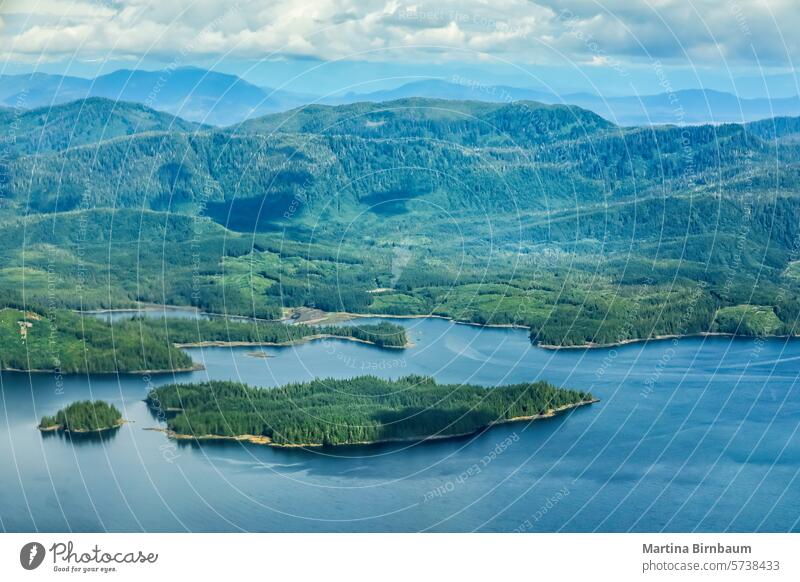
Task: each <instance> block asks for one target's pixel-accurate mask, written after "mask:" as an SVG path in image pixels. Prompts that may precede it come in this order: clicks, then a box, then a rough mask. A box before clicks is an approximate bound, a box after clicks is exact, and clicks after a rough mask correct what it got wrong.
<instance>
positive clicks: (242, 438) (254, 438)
mask: <svg viewBox="0 0 800 582" xmlns="http://www.w3.org/2000/svg"><path fill="white" fill-rule="evenodd" d="M597 402H600V399H599V398H592V399H591V400H583V401H581V402H576V403H574V404H567V405H565V406H560V407H558V408H553V409H550V410H548V411H547V412H546V413H544V414H535V415H531V416H515V417H513V418H507V419H503V420H497V421H493V422H490V423H489V424H487V425H485V426H482V427H479V428H477V429H475V430H473V431H469V432H463V433H458V434H446V435H431V436H412V437H406V438H395V439H381V440H377V441H361V442H353V443H336V444H334V445H328V446H330V447H354V446H371V445H381V444H392V443H409V442H419V443H424V442H428V441H441V440H448V439H457V438H463V437H467V436H470V435H475V434H478V433H480V432H482V431H485V430H489V429H491V428H493V427H495V426H502V425H505V424H511V423H516V422H532V421H535V420H544V419H548V418H554V417H556V416H558V415H559V414H561V413H563V412H566V411H567V410H572V409H574V408H579V407H581V406H588V405H590V404H595V403H597ZM144 430H149V431H154V432H162V433H164V434H165V435H167V438H170V439H175V440H184V441H186V440H188V441H235V442H246V443H250V444H254V445H265V446H268V447H274V448H276V449H296V448H303V449H305V448H321V447H323V446H325V445H323V444H322V443H291V444H285V443H276V442H273V441H272V439H271V438H269V437H266V436H262V435H248V434H242V435H234V436H223V435H214V434H206V435H190V434H182V433H176V432H174V431H171V430H170V429H168V428H160V427H153V428H145V429H144Z"/></svg>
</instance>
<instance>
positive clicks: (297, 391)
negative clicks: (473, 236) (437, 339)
mask: <svg viewBox="0 0 800 582" xmlns="http://www.w3.org/2000/svg"><path fill="white" fill-rule="evenodd" d="M592 400H593V398H592V395H591V394H589V393H587V392H579V391H575V390H566V389H561V388H556V387H555V386H552V385H551V384H548V383H547V382H535V383H524V384H514V385H509V386H503V387H499V388H484V387H480V386H470V385H448V384H437V383H436V382H435V381H434V380H433V379H431V378H427V377H422V376H406V377H404V378H400V379H398V380H384V379H381V378H377V377H374V376H362V377H358V378H352V379H348V380H334V379H324V380H323V379H319V380H313V381H311V382H308V383H303V384H289V385H286V386H283V387H281V388H275V389H260V388H253V387H250V386H247V385H244V384H239V383H234V382H221V381H213V382H208V383H202V384H170V385H167V386H161V387H159V388H156V389H154V390H152V391H151V392H150V393H149V394H148V397H147V402H148V404H149V406H151V407H152V408H154V409H158V410H180V412H178V413H177V414H175V415H174V416H172V417H171V418H169V419H168V421H167V425H168V428H169V430H171V431H173V432H175V433H178V434H182V435H193V436H206V435H217V436H237V435H256V436H265V437H268V438H270V439H271V440H272V442H274V443H276V444H283V445H293V444H294V445H301V444H321V445H341V444H355V443H368V442H379V441H386V440H393V439H422V438H427V437H434V436H439V437H441V436H452V435H459V434H465V433H471V432H475V431H477V430H480V429H482V428H484V427H487V426H489V425H491V424H492V423H495V422H500V421H507V420H511V419H515V418H521V417H534V416H538V415H543V414H548V413H549V412H551V411H554V410H558V409H560V408H562V407H567V406H571V405H577V404H581V403H586V402H590V401H592Z"/></svg>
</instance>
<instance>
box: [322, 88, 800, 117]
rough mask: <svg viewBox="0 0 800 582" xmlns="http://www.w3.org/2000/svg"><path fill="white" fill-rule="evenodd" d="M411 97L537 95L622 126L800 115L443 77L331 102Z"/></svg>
mask: <svg viewBox="0 0 800 582" xmlns="http://www.w3.org/2000/svg"><path fill="white" fill-rule="evenodd" d="M407 97H427V98H437V99H453V100H473V101H486V102H494V103H509V102H512V101H525V100H533V101H540V102H542V103H548V104H564V105H577V106H579V107H582V108H584V109H588V110H590V111H593V112H595V113H597V114H598V115H601V116H603V117H604V118H606V119H608V120H610V121H613V122H615V123H617V124H620V125H646V124H664V123H674V124H680V123H689V124H699V123H741V122H747V121H755V120H758V119H767V118H770V117H776V116H793V115H800V97H784V98H779V99H765V98H756V99H740V98H738V97H736V96H735V95H732V94H730V93H725V92H721V91H711V90H705V91H704V90H700V89H689V90H683V91H675V92H674V93H671V94H667V93H662V94H658V95H644V96H627V97H608V98H604V97H601V96H597V95H593V94H591V93H568V94H564V95H556V94H553V93H548V92H546V91H541V90H535V89H525V88H518V87H511V86H507V85H475V84H467V83H451V82H448V81H444V80H429V81H415V82H413V83H407V84H405V85H403V86H401V87H398V88H396V89H390V90H384V91H375V92H371V93H361V94H358V93H348V94H347V95H344V96H341V97H335V98H331V99H329V100H326V102H331V103H335V104H343V103H355V102H359V101H370V102H382V101H387V100H392V99H401V98H407Z"/></svg>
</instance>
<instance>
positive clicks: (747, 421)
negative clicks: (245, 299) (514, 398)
mask: <svg viewBox="0 0 800 582" xmlns="http://www.w3.org/2000/svg"><path fill="white" fill-rule="evenodd" d="M162 315H163V313H162ZM362 321H364V320H362ZM394 321H396V322H397V323H400V324H402V325H404V326H406V327H407V328H408V329H409V333H410V337H411V338H412V340H413V341H414V343H415V344H416V345H415V347H414V348H411V349H408V350H405V351H396V350H381V349H378V348H375V347H371V346H367V345H363V344H358V343H353V342H347V341H317V342H312V343H306V344H302V345H298V346H293V347H288V348H259V349H261V350H263V351H264V352H265V354H266V355H269V356H271V357H269V358H257V357H253V356H252V355H251V353H252V352H253V351H254V349H253V348H212V349H208V348H206V349H193V350H190V352H191V355H192V357H193V358H194V359H195V360H197V361H200V362H202V363H204V364H205V366H206V370H204V371H202V372H194V373H186V374H178V375H163V376H153V377H152V378H147V377H142V376H135V375H124V376H116V375H92V376H88V377H87V376H72V377H65V378H64V379H63V387H62V390H60V391H59V389H58V382H57V379H56V378H54V376H53V375H51V374H37V375H28V374H19V373H3V374H2V376H0V379H1V380H2V386H1V387H0V389H1V391H2V403H1V404H0V406H2V410H0V412H1V413H2V414H0V434H1V435H2V436H0V466H1V467H2V471H0V527H1V528H2V529H3V530H5V531H36V530H40V531H106V530H107V531H187V530H188V531H240V530H244V531H421V530H430V531H473V530H480V531H513V530H524V531H559V530H560V531H594V530H598V531H629V530H633V531H661V530H666V531H695V530H696V531H726V530H730V531H790V530H791V531H798V530H800V525H799V523H800V522H799V520H800V475H798V473H799V472H800V435H799V434H798V428H799V427H800V389H799V388H798V374H799V373H800V341H796V340H792V341H786V340H779V339H775V340H768V341H764V342H759V341H753V340H745V339H737V340H730V339H725V338H706V339H701V338H693V339H683V340H680V341H675V342H673V341H661V342H651V343H648V344H636V345H629V346H625V347H622V348H616V349H613V350H566V351H557V352H554V351H547V350H542V349H539V348H536V347H533V346H531V345H530V343H529V341H528V339H527V334H526V333H525V332H524V331H520V330H508V329H484V328H478V327H473V326H465V325H457V324H453V323H451V322H447V321H444V320H438V319H419V320H407V319H398V320H394ZM364 322H365V323H366V321H364ZM365 373H371V374H376V375H379V376H384V377H392V378H394V377H398V376H402V375H405V374H410V373H415V374H426V375H432V376H435V377H436V378H437V379H438V380H439V381H440V382H470V383H476V384H483V385H486V386H496V385H500V384H504V383H510V382H519V381H530V380H536V379H547V380H549V381H551V382H553V383H556V384H560V385H564V386H569V387H575V388H580V389H590V390H591V391H592V392H593V393H594V394H595V395H596V396H598V397H599V398H601V402H600V403H599V404H595V405H593V406H587V407H582V408H580V409H576V410H574V411H572V412H570V413H568V414H565V415H562V416H559V417H557V418H554V419H551V420H545V421H536V422H533V423H527V424H524V423H520V424H513V425H507V426H504V427H497V428H494V429H492V430H490V431H487V432H485V433H484V434H481V435H477V436H474V437H470V438H463V439H458V440H451V441H441V442H435V443H425V444H420V443H415V444H403V445H391V446H389V445H385V446H373V447H350V448H343V449H336V450H335V451H334V452H331V451H327V450H326V451H323V450H279V449H271V448H268V447H260V446H255V445H248V444H239V443H204V444H202V445H197V444H188V443H181V444H177V443H175V442H172V441H169V440H168V439H166V438H165V437H164V435H163V434H162V433H159V432H152V431H146V430H143V429H145V428H148V427H156V426H158V421H157V419H155V418H154V417H153V416H152V415H151V413H150V412H149V411H148V409H147V408H146V407H145V405H144V402H143V401H142V399H143V398H144V396H145V394H146V392H147V389H148V383H149V382H152V384H153V385H158V384H162V383H167V382H172V381H175V380H178V381H183V382H190V381H198V380H205V379H208V378H214V379H233V380H241V381H244V382H247V383H250V384H254V385H259V386H263V387H272V386H277V385H279V384H283V383H286V382H289V381H297V380H308V379H311V378H314V377H319V376H322V377H337V378H344V377H349V376H355V375H359V374H365ZM59 392H62V393H59ZM83 398H100V399H104V400H108V401H110V402H113V403H114V404H115V405H116V406H117V407H119V408H120V410H122V411H123V415H124V416H125V418H127V419H129V420H131V421H133V422H132V423H130V424H127V425H125V426H123V427H122V428H121V429H120V430H118V431H117V432H116V433H114V434H113V435H109V436H107V437H104V438H103V439H97V438H95V439H92V440H87V439H81V440H77V439H76V440H70V438H69V437H64V436H61V435H53V434H50V435H42V434H40V433H39V431H37V430H36V429H35V426H36V424H37V422H38V419H39V418H40V417H41V416H42V415H43V414H51V413H53V412H55V411H56V410H57V409H58V408H60V407H62V406H64V405H66V404H68V403H69V402H72V401H74V400H78V399H83Z"/></svg>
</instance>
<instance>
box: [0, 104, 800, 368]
mask: <svg viewBox="0 0 800 582" xmlns="http://www.w3.org/2000/svg"><path fill="white" fill-rule="evenodd" d="M80 105H81V106H78V105H76V104H75V103H72V104H64V105H58V106H55V107H53V108H52V111H51V110H50V109H46V110H45V109H43V110H33V111H30V112H26V113H25V115H24V116H23V117H22V118H21V120H20V123H22V124H23V125H24V128H25V132H24V133H20V134H19V139H18V140H17V141H15V142H13V143H11V142H10V143H7V144H3V145H2V146H1V147H2V148H4V149H3V151H2V152H0V153H3V155H2V156H0V160H2V162H1V163H2V168H0V176H2V180H0V200H2V201H3V203H2V205H0V224H2V227H3V228H2V229H0V259H2V267H0V305H5V306H7V307H10V308H16V309H33V310H34V311H36V310H39V311H41V310H42V308H43V307H42V306H47V308H48V309H49V310H56V309H65V310H86V309H98V308H121V307H134V306H138V305H141V304H143V303H147V304H160V305H167V304H168V305H180V306H192V307H196V308H198V309H201V310H203V311H206V312H210V313H217V314H222V315H240V316H247V317H253V318H261V319H266V320H274V319H278V318H280V317H282V315H283V313H284V310H285V309H287V308H296V307H310V308H316V309H320V310H324V311H328V312H350V313H362V314H394V315H427V314H434V315H441V316H446V317H451V318H454V319H457V320H460V321H466V322H473V323H479V324H499V325H508V324H514V325H519V326H524V327H527V328H528V329H529V330H530V334H531V339H532V341H534V342H538V343H542V344H546V345H551V346H574V345H603V344H611V343H615V342H619V341H624V340H631V339H645V338H653V337H658V336H664V335H686V334H696V333H730V334H734V335H745V336H751V335H779V336H784V335H797V333H798V327H797V324H798V318H799V317H800V257H798V252H800V221H798V220H797V217H798V216H800V192H798V186H800V141H798V140H797V139H796V135H797V131H798V120H796V119H775V120H766V121H760V122H754V123H747V124H723V125H718V126H712V125H700V126H688V127H683V128H681V127H673V126H654V127H619V126H616V125H614V124H612V123H610V122H608V121H605V120H604V119H602V118H600V117H598V116H596V115H595V114H593V113H591V112H588V111H585V110H582V109H579V108H576V107H569V106H545V105H541V104H538V103H533V102H514V103H509V104H497V103H477V102H466V101H464V102H460V101H438V100H430V99H406V100H400V101H395V102H391V103H385V104H375V103H359V104H354V105H345V106H340V107H329V106H312V107H307V108H304V109H302V110H296V111H292V112H289V113H281V114H276V115H268V116H265V117H261V118H258V119H253V120H249V121H247V122H244V123H242V124H240V125H237V126H234V127H229V128H223V129H215V128H206V127H199V126H197V125H195V124H190V123H188V122H181V121H180V120H175V119H174V118H171V117H170V116H167V115H165V114H162V113H157V112H154V111H151V110H148V109H147V108H145V107H143V106H141V105H132V104H125V103H119V104H111V102H109V101H107V100H103V99H91V100H87V101H86V102H84V103H82V104H80ZM112 105H113V106H112ZM12 119H13V116H11V117H9V116H6V117H3V116H0V127H3V126H4V124H5V125H8V124H10V123H11V122H12ZM37 132H38V133H42V134H45V135H46V139H45V140H44V141H42V140H39V141H36V140H35V138H36V135H37ZM73 132H74V134H75V135H76V136H77V138H75V139H77V141H75V139H73V140H72V141H70V135H71V134H72V133H73ZM37 306H38V307H37ZM65 325H66V322H65ZM211 327H214V329H213V330H212V329H211ZM64 331H65V333H68V332H69V330H67V329H66V328H65V329H64ZM32 333H35V330H32ZM98 333H100V332H98ZM154 333H156V332H155V331H154ZM164 333H171V334H172V335H171V336H170V340H172V341H177V342H179V343H181V341H182V340H186V343H189V342H194V341H202V340H200V339H198V337H199V336H197V334H196V333H193V332H192V331H191V329H188V328H186V329H181V328H179V327H178V326H174V329H171V330H165V332H164ZM205 333H206V334H207V337H209V338H211V337H213V338H214V339H215V340H218V341H224V340H227V339H228V338H226V337H223V336H224V335H225V334H227V333H228V331H227V330H225V331H223V330H221V329H220V328H219V327H215V326H209V328H208V329H207V331H206V332H205ZM232 333H234V335H239V334H241V336H242V337H244V336H247V337H253V336H258V335H261V336H262V337H269V334H270V333H271V332H270V331H269V330H267V329H266V328H265V329H264V330H258V331H255V330H249V331H248V330H246V329H244V328H242V329H236V330H234V331H233V332H232ZM292 333H295V332H292ZM317 333H327V332H321V331H317ZM378 335H379V336H380V337H379V338H373V339H371V340H369V341H375V343H379V342H385V343H384V344H383V345H386V346H390V345H396V344H398V343H399V339H397V338H396V339H391V334H389V335H386V334H383V333H380V334H378ZM173 336H174V337H173ZM384 337H386V338H388V339H382V338H384ZM175 338H177V339H175ZM398 338H399V336H398ZM162 339H163V338H158V339H157V341H156V340H154V342H155V343H154V344H153V346H148V347H147V353H146V354H144V355H133V354H130V355H125V358H126V359H128V358H131V359H132V358H139V359H140V360H142V361H140V362H139V363H138V364H136V365H137V366H143V365H145V362H144V359H145V358H147V359H149V360H153V361H154V362H155V361H158V362H159V363H160V364H167V363H169V362H173V363H172V364H171V366H172V367H174V366H176V365H177V364H179V363H180V360H179V359H175V358H179V356H175V357H173V356H174V354H173V353H172V352H170V347H169V345H167V344H168V342H167V344H165V345H164V346H162V347H161V348H157V347H156V345H155V344H159V345H161V341H162ZM248 341H249V340H248ZM267 341H271V340H267ZM91 349H92V348H91V347H90V348H89V350H90V351H91ZM12 351H18V350H12ZM67 352H69V350H67ZM3 357H4V358H6V359H7V360H9V358H11V356H8V355H4V356H3ZM105 357H107V354H106V356H105ZM81 359H82V358H81V357H78V356H77V355H75V356H74V357H72V356H71V357H66V358H65V361H67V362H68V364H69V365H70V366H73V367H75V366H78V368H76V369H83V368H80V364H75V363H74V362H75V361H77V362H80V360H81ZM9 361H10V360H9ZM13 361H14V362H16V363H20V357H19V354H17V355H15V356H14V357H13ZM4 364H5V360H4ZM5 365H6V366H10V367H14V366H11V364H5ZM130 365H133V364H130ZM130 365H128V364H126V367H130ZM148 365H149V364H148ZM106 366H107V367H108V368H111V367H113V366H110V365H106ZM31 367H32V366H31Z"/></svg>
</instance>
